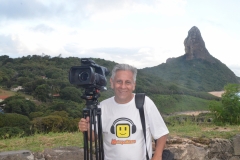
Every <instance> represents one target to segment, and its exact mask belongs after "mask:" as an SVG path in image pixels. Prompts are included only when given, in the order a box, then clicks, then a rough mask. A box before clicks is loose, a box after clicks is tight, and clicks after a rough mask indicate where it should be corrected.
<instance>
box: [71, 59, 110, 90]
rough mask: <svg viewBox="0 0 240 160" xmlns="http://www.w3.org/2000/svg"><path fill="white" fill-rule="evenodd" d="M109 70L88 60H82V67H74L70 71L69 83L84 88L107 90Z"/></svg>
mask: <svg viewBox="0 0 240 160" xmlns="http://www.w3.org/2000/svg"><path fill="white" fill-rule="evenodd" d="M108 74H109V70H108V69H107V68H105V67H103V66H99V65H98V64H96V63H95V62H94V61H93V60H91V59H88V58H82V59H81V66H73V67H71V68H70V71H69V82H70V83H71V84H74V85H78V86H80V87H83V88H92V87H93V88H100V89H103V88H106V85H107V79H106V76H107V75H108Z"/></svg>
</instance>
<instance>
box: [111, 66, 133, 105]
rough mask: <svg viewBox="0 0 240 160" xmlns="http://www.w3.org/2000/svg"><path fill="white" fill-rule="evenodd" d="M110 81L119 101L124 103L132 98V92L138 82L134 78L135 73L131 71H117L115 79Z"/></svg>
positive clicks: (116, 99)
mask: <svg viewBox="0 0 240 160" xmlns="http://www.w3.org/2000/svg"><path fill="white" fill-rule="evenodd" d="M110 82H111V88H112V89H113V90H114V94H115V101H116V102H117V103H120V104H124V103H128V102H130V101H131V100H132V98H133V94H132V92H133V91H134V89H135V85H136V84H135V82H134V80H133V73H132V72H131V71H128V70H126V71H124V70H119V71H117V72H116V75H115V77H114V79H110Z"/></svg>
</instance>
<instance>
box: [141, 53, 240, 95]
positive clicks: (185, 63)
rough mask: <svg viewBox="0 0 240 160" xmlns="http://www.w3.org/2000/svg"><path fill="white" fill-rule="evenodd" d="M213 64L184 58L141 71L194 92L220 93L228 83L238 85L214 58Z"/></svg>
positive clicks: (225, 67) (228, 71)
mask: <svg viewBox="0 0 240 160" xmlns="http://www.w3.org/2000/svg"><path fill="white" fill-rule="evenodd" d="M212 58H213V59H215V62H214V63H211V62H209V61H206V60H202V59H193V60H186V59H185V57H184V56H180V57H178V58H172V59H170V60H168V61H167V63H163V64H160V65H158V66H156V67H152V68H144V69H142V71H143V72H144V73H146V74H148V75H156V76H157V77H159V78H161V79H163V80H165V81H170V82H173V83H175V84H177V85H178V86H183V87H186V88H188V89H192V90H194V91H204V92H210V91H222V90H223V87H224V86H225V85H226V84H228V83H239V81H238V77H236V75H235V74H234V73H233V72H232V71H231V70H230V69H229V68H228V67H227V66H226V65H225V64H223V63H222V62H220V61H219V60H217V59H216V58H214V57H212Z"/></svg>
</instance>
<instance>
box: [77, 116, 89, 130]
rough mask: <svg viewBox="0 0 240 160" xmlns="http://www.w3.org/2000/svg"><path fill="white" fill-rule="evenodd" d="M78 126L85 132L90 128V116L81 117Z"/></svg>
mask: <svg viewBox="0 0 240 160" xmlns="http://www.w3.org/2000/svg"><path fill="white" fill-rule="evenodd" d="M78 128H79V131H81V132H85V131H88V130H89V117H87V118H86V119H85V118H81V119H80V121H79V122H78Z"/></svg>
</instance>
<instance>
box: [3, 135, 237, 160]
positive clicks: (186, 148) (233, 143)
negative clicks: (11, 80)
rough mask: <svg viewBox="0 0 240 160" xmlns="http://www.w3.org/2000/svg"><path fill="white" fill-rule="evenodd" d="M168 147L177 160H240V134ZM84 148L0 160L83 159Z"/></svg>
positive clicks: (173, 140) (174, 141) (13, 154)
mask: <svg viewBox="0 0 240 160" xmlns="http://www.w3.org/2000/svg"><path fill="white" fill-rule="evenodd" d="M166 148H167V149H169V150H170V151H171V152H173V153H174V159H175V160H240V135H236V136H234V137H233V138H232V139H230V140H226V139H219V138H215V139H207V138H180V137H169V138H168V140H167V146H166ZM83 155H84V154H83V149H82V148H78V147H60V148H55V149H45V150H44V151H43V152H37V153H34V152H31V151H29V150H21V151H10V152H0V160H83V159H84V157H83Z"/></svg>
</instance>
